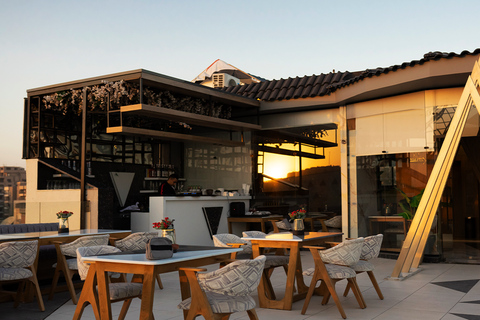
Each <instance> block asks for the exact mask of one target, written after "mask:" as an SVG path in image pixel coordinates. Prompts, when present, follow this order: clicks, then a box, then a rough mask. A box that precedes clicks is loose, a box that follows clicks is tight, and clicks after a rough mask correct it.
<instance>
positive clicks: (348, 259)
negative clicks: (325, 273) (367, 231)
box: [319, 238, 364, 266]
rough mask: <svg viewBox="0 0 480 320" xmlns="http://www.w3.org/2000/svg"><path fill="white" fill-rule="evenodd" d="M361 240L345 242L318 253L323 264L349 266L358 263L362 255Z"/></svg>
mask: <svg viewBox="0 0 480 320" xmlns="http://www.w3.org/2000/svg"><path fill="white" fill-rule="evenodd" d="M363 241H364V239H363V238H357V239H353V240H345V241H343V242H342V243H340V244H338V245H336V246H335V247H332V248H330V249H327V250H321V251H319V253H320V257H321V258H322V261H323V262H324V263H331V264H339V265H344V266H351V265H354V264H356V263H357V262H358V260H359V259H360V254H361V253H362V247H363Z"/></svg>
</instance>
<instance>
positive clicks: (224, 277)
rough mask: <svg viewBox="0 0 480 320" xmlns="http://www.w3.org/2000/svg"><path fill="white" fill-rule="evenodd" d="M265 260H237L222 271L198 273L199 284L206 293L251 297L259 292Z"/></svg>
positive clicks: (259, 258) (263, 258)
mask: <svg viewBox="0 0 480 320" xmlns="http://www.w3.org/2000/svg"><path fill="white" fill-rule="evenodd" d="M265 260H266V257H265V256H258V257H257V258H255V259H253V260H236V261H234V262H232V263H230V264H228V265H226V266H225V267H223V268H221V269H218V270H215V271H212V272H208V273H198V274H197V279H198V283H199V285H200V288H202V290H204V291H205V292H215V293H219V294H223V295H228V296H246V295H249V294H251V293H252V292H254V291H255V290H257V287H258V284H259V283H260V279H261V275H262V272H263V268H264V266H265Z"/></svg>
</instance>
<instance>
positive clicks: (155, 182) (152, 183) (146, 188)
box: [140, 177, 187, 193]
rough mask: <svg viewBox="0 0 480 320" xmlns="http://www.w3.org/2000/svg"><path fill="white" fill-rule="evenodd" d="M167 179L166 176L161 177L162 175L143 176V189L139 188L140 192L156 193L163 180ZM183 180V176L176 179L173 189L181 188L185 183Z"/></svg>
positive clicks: (179, 189)
mask: <svg viewBox="0 0 480 320" xmlns="http://www.w3.org/2000/svg"><path fill="white" fill-rule="evenodd" d="M167 179H168V178H162V177H150V178H145V179H144V181H143V189H142V190H140V193H158V189H160V185H161V184H162V183H163V182H164V181H167ZM185 181H187V180H186V179H185V178H180V179H178V182H177V185H176V188H175V189H176V190H177V191H181V190H183V188H184V186H185V183H184V182H185Z"/></svg>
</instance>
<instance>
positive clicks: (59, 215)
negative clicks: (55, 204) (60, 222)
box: [57, 211, 73, 219]
mask: <svg viewBox="0 0 480 320" xmlns="http://www.w3.org/2000/svg"><path fill="white" fill-rule="evenodd" d="M72 214H73V212H71V211H59V212H57V218H58V219H68V218H69V217H70V216H71V215H72Z"/></svg>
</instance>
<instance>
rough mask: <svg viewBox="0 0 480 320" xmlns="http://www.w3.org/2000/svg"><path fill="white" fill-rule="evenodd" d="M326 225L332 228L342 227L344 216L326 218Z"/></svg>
mask: <svg viewBox="0 0 480 320" xmlns="http://www.w3.org/2000/svg"><path fill="white" fill-rule="evenodd" d="M324 223H325V225H326V226H327V227H330V228H337V229H341V228H342V216H335V217H333V218H331V219H328V220H325V222H324Z"/></svg>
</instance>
